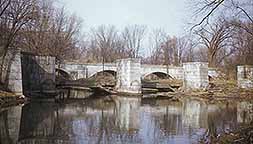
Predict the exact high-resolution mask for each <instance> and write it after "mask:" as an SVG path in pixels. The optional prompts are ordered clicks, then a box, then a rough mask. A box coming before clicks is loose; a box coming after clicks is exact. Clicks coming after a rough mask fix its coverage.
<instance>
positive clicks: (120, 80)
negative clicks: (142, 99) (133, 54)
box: [116, 58, 141, 94]
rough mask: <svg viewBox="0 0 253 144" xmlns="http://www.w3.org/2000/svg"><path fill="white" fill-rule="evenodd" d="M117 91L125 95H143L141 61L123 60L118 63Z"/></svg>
mask: <svg viewBox="0 0 253 144" xmlns="http://www.w3.org/2000/svg"><path fill="white" fill-rule="evenodd" d="M116 90H117V91H118V92H123V93H134V94H139V93H141V63H140V59H131V58H129V59H121V60H118V61H117V83H116Z"/></svg>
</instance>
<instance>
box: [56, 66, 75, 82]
mask: <svg viewBox="0 0 253 144" xmlns="http://www.w3.org/2000/svg"><path fill="white" fill-rule="evenodd" d="M55 72H56V76H57V77H58V78H63V79H65V80H73V78H72V77H71V75H70V74H69V73H68V72H66V71H65V70H63V69H59V68H56V69H55Z"/></svg>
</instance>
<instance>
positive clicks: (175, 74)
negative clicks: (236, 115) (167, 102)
mask: <svg viewBox="0 0 253 144" xmlns="http://www.w3.org/2000/svg"><path fill="white" fill-rule="evenodd" d="M13 59H14V61H13V62H12V64H11V67H10V75H9V81H8V88H9V89H10V90H11V91H13V92H15V93H18V94H25V91H41V90H42V89H46V90H48V89H49V90H52V89H54V88H55V76H56V73H57V72H58V73H59V72H60V73H64V74H65V75H66V76H69V77H70V78H72V79H74V80H76V79H80V78H89V77H91V76H93V75H95V74H96V73H99V72H103V71H105V72H110V73H113V74H116V90H117V91H119V92H129V93H140V92H141V91H140V89H141V79H143V78H144V77H145V76H147V75H149V74H152V73H153V74H156V75H158V76H159V75H166V76H170V77H171V78H174V79H180V80H183V83H184V85H183V87H184V88H197V89H198V88H206V87H207V86H208V83H209V82H208V76H209V77H216V76H218V73H217V71H216V70H215V69H212V68H208V64H207V63H203V62H189V63H184V64H183V66H182V67H173V66H164V65H142V64H141V62H140V59H130V58H129V59H121V60H117V61H116V62H115V63H106V64H104V65H103V64H77V63H71V62H65V63H63V64H61V65H56V63H55V58H54V57H51V56H37V55H34V54H31V53H20V52H17V54H16V55H15V56H14V58H13ZM237 77H238V86H240V87H242V88H249V87H253V67H252V66H238V76H237ZM42 86H44V87H42Z"/></svg>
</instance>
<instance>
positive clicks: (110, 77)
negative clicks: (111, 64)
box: [89, 70, 117, 87]
mask: <svg viewBox="0 0 253 144" xmlns="http://www.w3.org/2000/svg"><path fill="white" fill-rule="evenodd" d="M116 76H117V72H116V71H113V70H105V71H99V72H97V73H95V74H94V75H92V76H91V77H90V78H89V79H92V80H94V81H95V83H96V85H101V86H103V87H114V86H115V85H116Z"/></svg>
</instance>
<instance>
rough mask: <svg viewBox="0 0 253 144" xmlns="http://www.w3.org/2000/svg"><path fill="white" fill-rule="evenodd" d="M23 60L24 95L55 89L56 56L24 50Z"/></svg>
mask: <svg viewBox="0 0 253 144" xmlns="http://www.w3.org/2000/svg"><path fill="white" fill-rule="evenodd" d="M21 61H22V79H23V90H24V91H23V92H24V95H26V96H29V94H30V92H47V91H54V90H55V57H51V56H37V55H33V54H31V53H25V52H23V53H22V55H21Z"/></svg>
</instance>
